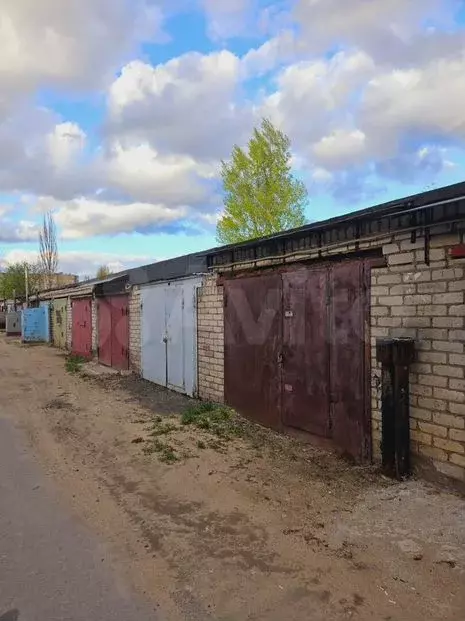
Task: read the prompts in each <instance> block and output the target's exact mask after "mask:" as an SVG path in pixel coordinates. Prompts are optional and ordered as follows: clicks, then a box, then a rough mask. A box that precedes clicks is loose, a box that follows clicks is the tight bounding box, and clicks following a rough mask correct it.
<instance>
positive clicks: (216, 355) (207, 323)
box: [197, 274, 224, 403]
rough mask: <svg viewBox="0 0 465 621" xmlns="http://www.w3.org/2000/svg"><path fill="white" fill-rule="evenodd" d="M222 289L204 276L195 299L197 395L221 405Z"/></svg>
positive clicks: (222, 375) (222, 369) (222, 381)
mask: <svg viewBox="0 0 465 621" xmlns="http://www.w3.org/2000/svg"><path fill="white" fill-rule="evenodd" d="M223 317H224V315H223V287H221V286H217V276H216V275H215V274H212V275H210V276H207V277H206V278H205V280H204V282H203V285H202V287H201V288H200V289H199V293H198V298H197V346H198V394H199V397H200V398H201V399H205V400H208V401H215V402H218V403H222V402H223V401H224V320H223Z"/></svg>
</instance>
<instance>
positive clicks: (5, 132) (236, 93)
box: [0, 0, 465, 276]
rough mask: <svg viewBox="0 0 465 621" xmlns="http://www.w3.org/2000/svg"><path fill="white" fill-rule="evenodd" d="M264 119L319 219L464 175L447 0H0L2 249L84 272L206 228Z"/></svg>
mask: <svg viewBox="0 0 465 621" xmlns="http://www.w3.org/2000/svg"><path fill="white" fill-rule="evenodd" d="M263 117H267V118H269V119H270V120H271V121H272V122H273V123H274V124H275V125H276V126H277V127H279V128H280V129H282V130H283V131H285V132H286V133H287V134H288V136H289V137H290V139H291V143H292V152H293V166H294V172H295V174H296V176H298V177H299V178H300V179H302V180H303V181H304V182H305V184H306V186H307V188H308V192H309V202H308V206H307V218H308V220H309V221H315V220H322V219H326V218H330V217H332V216H335V215H339V214H343V213H348V212H351V211H355V210H357V209H361V208H363V207H367V206H370V205H374V204H378V203H381V202H383V201H387V200H391V199H394V198H400V197H402V196H407V195H410V194H413V193H416V192H421V191H424V190H427V189H431V188H435V187H440V186H443V185H448V184H451V183H455V182H458V181H462V180H464V179H465V0H421V1H420V0H350V2H349V1H348V0H275V1H274V2H271V1H270V0H190V1H189V0H66V1H59V0H41V1H40V2H38V1H37V0H1V3H0V265H3V266H5V265H6V264H7V263H8V262H13V261H16V260H24V259H28V260H34V258H35V257H36V255H37V248H38V242H37V237H38V229H39V226H40V222H41V219H42V217H43V213H44V212H45V211H47V210H49V209H51V210H52V211H53V213H54V216H55V220H56V223H57V227H58V231H59V250H60V269H61V270H62V271H66V272H72V273H76V274H79V275H80V276H84V275H89V276H93V275H95V272H96V270H97V268H98V267H99V266H100V265H102V264H106V265H109V266H110V268H111V269H112V270H114V271H117V270H119V269H123V268H126V267H133V266H136V265H140V264H146V263H148V262H152V261H156V260H160V259H166V258H169V257H173V256H178V255H181V254H185V253H188V252H196V251H199V250H203V249H206V248H209V247H212V246H215V245H216V242H215V223H216V221H217V219H218V217H219V216H220V214H221V211H222V192H221V181H220V177H219V164H220V162H221V160H222V159H227V158H228V157H229V155H230V153H231V149H232V147H233V145H234V144H238V145H240V146H243V145H245V144H246V143H247V140H248V138H249V137H250V134H251V131H252V129H253V127H254V126H256V125H257V124H259V123H260V120H261V119H262V118H263Z"/></svg>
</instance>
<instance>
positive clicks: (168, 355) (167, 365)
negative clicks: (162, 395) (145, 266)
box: [141, 276, 202, 396]
mask: <svg viewBox="0 0 465 621" xmlns="http://www.w3.org/2000/svg"><path fill="white" fill-rule="evenodd" d="M201 282H202V279H201V277H200V276H194V277H191V278H186V279H180V280H173V281H168V282H163V283H157V284H153V285H146V286H144V287H142V289H141V304H142V309H141V367H142V376H143V377H144V378H145V379H147V380H149V381H151V382H154V383H156V384H160V385H161V386H166V387H167V388H170V389H172V390H176V391H178V392H181V393H184V394H187V395H189V396H194V395H195V394H196V390H197V344H196V338H197V337H196V333H197V313H196V299H197V289H198V287H200V285H201Z"/></svg>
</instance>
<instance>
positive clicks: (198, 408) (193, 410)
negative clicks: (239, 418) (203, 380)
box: [181, 402, 237, 440]
mask: <svg viewBox="0 0 465 621" xmlns="http://www.w3.org/2000/svg"><path fill="white" fill-rule="evenodd" d="M181 423H182V424H183V425H193V426H195V427H198V428H199V429H203V430H204V431H208V432H210V433H212V434H214V435H216V436H218V437H219V438H222V439H224V440H229V439H231V436H232V435H234V434H236V433H237V432H236V429H235V426H236V423H235V420H234V416H233V411H232V410H231V409H229V408H227V407H225V406H223V405H217V404H215V403H209V402H205V403H197V404H195V405H191V406H190V407H188V408H187V409H186V410H185V411H184V412H183V414H182V417H181Z"/></svg>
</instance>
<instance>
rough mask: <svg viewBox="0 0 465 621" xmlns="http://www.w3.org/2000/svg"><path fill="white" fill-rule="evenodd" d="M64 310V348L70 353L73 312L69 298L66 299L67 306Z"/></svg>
mask: <svg viewBox="0 0 465 621" xmlns="http://www.w3.org/2000/svg"><path fill="white" fill-rule="evenodd" d="M66 310H67V312H66V347H67V348H68V349H69V350H70V351H71V347H72V344H73V310H72V301H71V298H70V297H68V304H67V309H66Z"/></svg>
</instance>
